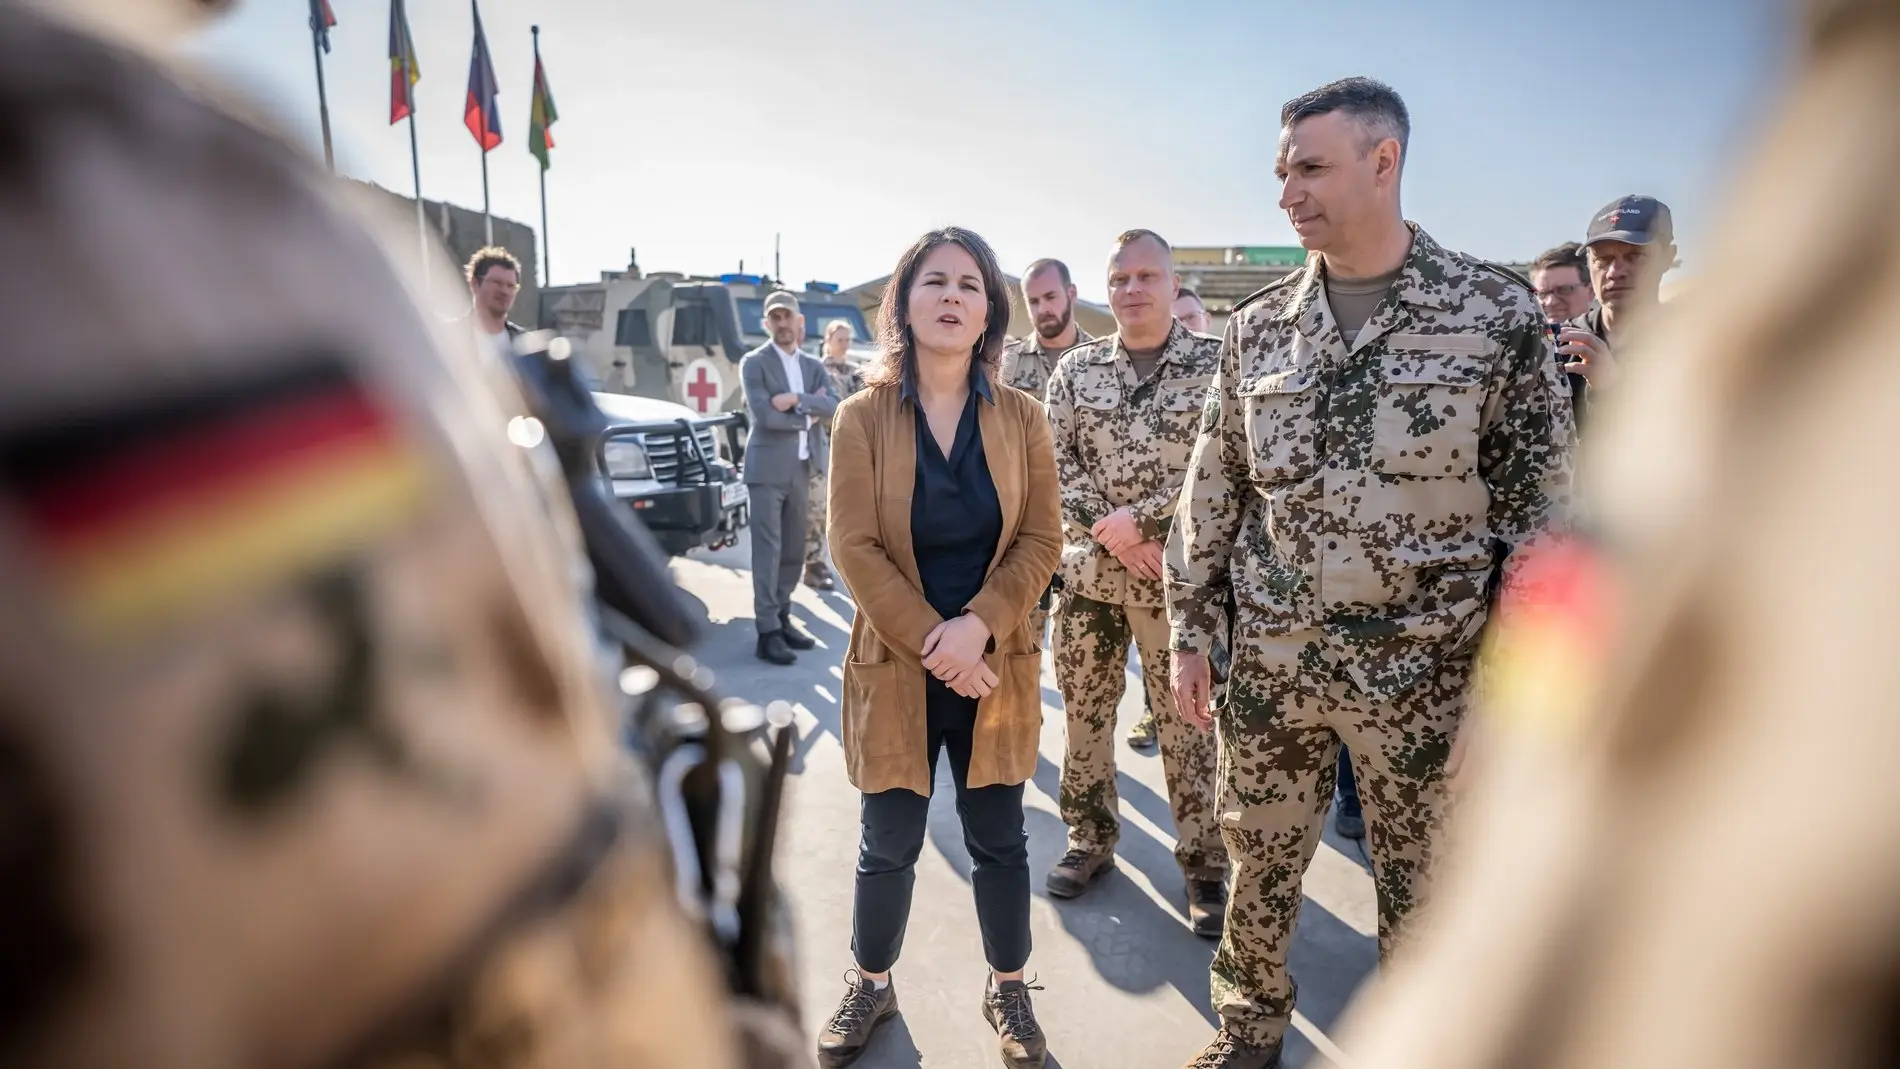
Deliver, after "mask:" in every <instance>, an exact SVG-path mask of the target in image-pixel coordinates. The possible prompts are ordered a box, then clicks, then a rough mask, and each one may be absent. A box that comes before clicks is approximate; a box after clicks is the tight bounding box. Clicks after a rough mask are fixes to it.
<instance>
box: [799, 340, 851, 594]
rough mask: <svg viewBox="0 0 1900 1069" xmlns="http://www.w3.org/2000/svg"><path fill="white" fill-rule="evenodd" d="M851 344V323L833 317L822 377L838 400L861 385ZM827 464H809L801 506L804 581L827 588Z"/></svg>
mask: <svg viewBox="0 0 1900 1069" xmlns="http://www.w3.org/2000/svg"><path fill="white" fill-rule="evenodd" d="M850 347H851V323H850V322H849V321H848V320H843V319H834V320H832V321H831V325H830V326H828V327H826V328H825V350H824V361H825V377H826V378H829V379H830V380H831V392H832V393H833V394H834V395H836V396H837V398H838V400H839V401H840V402H842V401H843V400H844V399H845V398H847V397H849V396H851V395H852V394H854V393H857V392H858V391H859V390H862V389H864V373H863V372H861V371H859V370H858V369H857V368H854V367H852V366H851V364H850V363H849V361H847V360H846V359H845V354H846V353H847V352H849V351H850ZM824 424H825V438H826V445H827V447H829V444H830V441H829V440H830V438H831V420H830V419H829V418H826V419H825V420H824ZM830 467H831V466H830V465H829V464H824V465H819V464H813V465H812V466H811V484H810V489H809V491H808V492H809V493H810V495H811V496H810V497H808V498H806V500H807V501H809V502H811V507H810V508H809V509H807V510H805V585H806V586H808V587H811V588H812V589H813V590H830V589H831V588H832V587H833V586H835V585H836V584H835V583H834V582H833V580H832V578H831V569H830V568H829V567H828V566H826V564H825V502H826V501H828V500H830V498H829V497H828V494H829V489H830V479H829V472H830Z"/></svg>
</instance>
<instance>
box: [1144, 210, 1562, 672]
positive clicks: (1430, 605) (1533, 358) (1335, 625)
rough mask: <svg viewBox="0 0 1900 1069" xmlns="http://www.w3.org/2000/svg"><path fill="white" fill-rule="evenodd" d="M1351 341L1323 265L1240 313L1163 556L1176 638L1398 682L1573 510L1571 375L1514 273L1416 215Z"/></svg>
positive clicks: (1237, 667)
mask: <svg viewBox="0 0 1900 1069" xmlns="http://www.w3.org/2000/svg"><path fill="white" fill-rule="evenodd" d="M1413 229H1414V231H1415V232H1416V235H1417V236H1416V237H1415V238H1414V239H1413V242H1412V251H1411V254H1410V257H1409V259H1408V260H1407V261H1406V264H1405V267H1404V269H1403V270H1402V271H1401V272H1400V274H1399V277H1398V280H1397V281H1396V282H1395V283H1394V285H1393V290H1392V293H1391V294H1389V295H1388V296H1387V297H1386V299H1385V302H1384V303H1383V304H1381V305H1380V306H1379V308H1378V309H1376V310H1375V311H1374V312H1373V315H1372V318H1371V319H1370V320H1369V321H1368V322H1367V323H1366V325H1365V327H1364V329H1362V330H1361V331H1360V332H1359V335H1358V337H1357V339H1356V344H1355V345H1354V346H1353V347H1352V348H1351V350H1348V348H1347V346H1346V344H1345V342H1344V341H1343V340H1342V338H1341V336H1340V333H1339V328H1338V325H1337V324H1336V323H1335V322H1334V320H1333V317H1332V313H1331V311H1330V309H1329V308H1328V306H1327V304H1326V300H1325V293H1324V286H1323V283H1322V280H1321V278H1320V276H1319V274H1318V272H1319V270H1320V268H1319V267H1318V266H1317V262H1318V260H1317V258H1315V261H1314V263H1312V264H1309V265H1308V266H1307V267H1305V268H1302V269H1300V270H1298V271H1296V272H1294V273H1293V274H1292V275H1290V276H1288V277H1287V278H1286V279H1284V280H1282V281H1281V282H1278V283H1275V284H1274V285H1272V286H1269V287H1267V288H1266V289H1265V290H1262V291H1261V292H1260V293H1258V294H1255V295H1254V296H1253V297H1252V298H1249V299H1248V300H1247V301H1245V302H1242V304H1241V306H1239V307H1237V308H1236V310H1235V312H1234V314H1233V316H1232V318H1231V319H1230V320H1229V321H1228V324H1227V333H1226V337H1225V339H1224V340H1223V341H1222V344H1221V354H1220V365H1219V369H1218V371H1217V373H1216V376H1215V386H1214V389H1213V390H1211V391H1210V392H1209V394H1208V397H1207V403H1206V411H1205V412H1204V413H1203V414H1202V421H1201V434H1200V438H1199V440H1198V442H1197V443H1196V444H1195V448H1194V457H1193V462H1192V464H1191V466H1190V468H1189V471H1188V475H1187V485H1186V487H1185V489H1184V491H1183V494H1182V502H1181V512H1180V517H1179V520H1178V522H1177V523H1176V525H1175V529H1174V534H1173V537H1172V539H1171V540H1170V543H1169V546H1168V554H1167V558H1168V559H1167V564H1168V569H1167V584H1168V621H1169V624H1170V627H1171V629H1172V632H1173V633H1172V637H1171V641H1172V644H1173V646H1174V648H1175V649H1179V650H1190V651H1196V652H1201V653H1206V652H1208V651H1209V650H1210V648H1211V647H1212V646H1213V645H1214V644H1215V643H1216V641H1217V639H1222V640H1224V639H1225V638H1226V636H1225V635H1223V634H1221V632H1222V631H1223V630H1224V628H1225V626H1226V623H1225V616H1226V612H1225V610H1224V608H1223V605H1224V603H1225V601H1226V599H1227V597H1228V595H1229V594H1230V593H1231V594H1232V596H1233V599H1234V603H1235V606H1236V612H1237V616H1238V618H1237V619H1236V620H1234V621H1233V626H1234V628H1235V638H1236V643H1235V649H1234V671H1235V672H1236V673H1238V672H1240V671H1243V670H1244V665H1245V663H1246V661H1247V660H1249V659H1251V660H1253V661H1255V663H1257V664H1258V663H1262V662H1264V663H1266V664H1267V665H1269V666H1272V667H1277V668H1283V669H1298V670H1299V671H1300V672H1301V673H1304V674H1308V675H1310V676H1312V677H1315V678H1320V679H1323V678H1328V677H1330V676H1332V675H1333V674H1335V673H1343V674H1344V675H1345V676H1346V678H1348V679H1350V680H1351V681H1352V682H1353V683H1354V684H1355V685H1357V686H1358V687H1359V689H1360V690H1362V691H1363V692H1365V693H1367V694H1370V695H1373V696H1377V697H1388V698H1389V697H1394V696H1397V695H1398V694H1400V693H1403V692H1404V691H1405V690H1406V689H1407V688H1408V687H1410V686H1411V685H1412V683H1413V682H1415V681H1416V680H1417V679H1419V678H1420V677H1421V676H1422V675H1423V674H1424V673H1426V672H1428V671H1429V670H1431V669H1432V668H1433V667H1434V666H1435V665H1436V664H1437V663H1438V662H1439V661H1440V660H1441V659H1442V658H1444V657H1446V656H1448V655H1450V654H1452V653H1454V652H1457V651H1459V650H1462V649H1464V648H1467V647H1468V646H1469V645H1471V644H1472V643H1473V642H1474V641H1475V639H1476V637H1477V634H1478V632H1479V631H1480V630H1481V629H1482V627H1483V625H1484V621H1485V619H1486V615H1487V611H1488V597H1489V593H1490V590H1491V588H1492V584H1493V579H1494V577H1495V575H1496V573H1497V571H1498V569H1499V568H1500V566H1501V564H1502V562H1503V558H1504V556H1505V555H1506V554H1507V553H1508V552H1509V551H1510V550H1512V549H1515V548H1516V547H1517V546H1519V545H1521V544H1522V543H1524V542H1525V541H1526V540H1528V539H1529V538H1531V536H1532V535H1534V534H1535V533H1537V532H1539V531H1540V530H1542V529H1545V528H1547V527H1552V526H1556V525H1558V524H1561V523H1563V522H1565V520H1564V516H1565V513H1566V511H1567V507H1568V498H1569V493H1570V471H1571V451H1572V447H1573V443H1574V439H1575V430H1574V426H1573V424H1572V421H1571V413H1570V401H1569V387H1568V385H1567V384H1566V383H1565V382H1564V380H1563V376H1562V374H1561V372H1559V370H1558V368H1557V365H1556V363H1555V361H1553V360H1552V359H1551V351H1550V347H1549V341H1548V339H1547V338H1546V336H1545V334H1544V330H1543V317H1542V315H1541V313H1540V312H1539V310H1538V307H1537V304H1536V302H1535V300H1534V299H1533V296H1532V294H1531V292H1530V289H1529V287H1528V286H1526V285H1524V284H1523V281H1522V279H1520V278H1518V277H1517V276H1514V275H1511V274H1509V273H1507V272H1505V271H1503V269H1501V268H1495V267H1492V266H1490V265H1487V264H1484V263H1482V262H1480V261H1477V260H1474V259H1471V258H1469V257H1466V256H1463V255H1461V254H1458V253H1454V252H1450V251H1447V250H1446V249H1444V248H1442V247H1441V246H1439V245H1438V243H1437V242H1434V241H1433V240H1432V239H1431V238H1430V237H1429V236H1428V235H1426V234H1425V232H1424V231H1422V230H1418V229H1417V228H1416V227H1414V228H1413Z"/></svg>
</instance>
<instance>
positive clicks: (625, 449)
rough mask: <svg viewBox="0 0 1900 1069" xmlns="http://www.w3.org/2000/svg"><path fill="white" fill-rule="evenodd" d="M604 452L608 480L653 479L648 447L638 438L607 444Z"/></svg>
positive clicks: (622, 439)
mask: <svg viewBox="0 0 1900 1069" xmlns="http://www.w3.org/2000/svg"><path fill="white" fill-rule="evenodd" d="M603 452H604V458H603V459H604V460H605V461H606V464H607V477H608V478H610V479H651V478H653V465H652V464H650V463H648V462H647V451H646V447H645V446H643V445H642V444H641V443H640V440H639V439H638V438H616V439H614V440H613V441H611V442H608V443H607V448H606V449H605V450H604V451H603Z"/></svg>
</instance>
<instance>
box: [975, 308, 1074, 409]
mask: <svg viewBox="0 0 1900 1069" xmlns="http://www.w3.org/2000/svg"><path fill="white" fill-rule="evenodd" d="M1094 340H1095V339H1094V338H1092V337H1090V336H1089V332H1088V331H1086V330H1083V329H1082V324H1080V323H1077V324H1076V325H1075V344H1076V345H1083V344H1086V343H1088V342H1092V341H1094ZM1071 348H1073V346H1071ZM1065 351H1066V350H1065ZM1061 356H1062V352H1061V351H1057V350H1053V349H1044V348H1043V347H1042V337H1041V335H1038V334H1037V333H1036V332H1035V331H1034V330H1031V331H1030V332H1029V333H1028V334H1025V335H1023V336H1022V337H1020V338H1011V339H1010V340H1009V341H1007V342H1005V343H1003V366H1002V372H1001V374H1000V375H998V376H997V377H998V378H1000V379H1001V380H1002V381H1003V383H1004V385H1007V386H1014V387H1016V388H1017V389H1019V390H1027V391H1028V392H1030V393H1032V394H1035V395H1036V397H1037V398H1038V399H1041V398H1042V397H1043V396H1044V394H1046V393H1047V392H1048V389H1049V376H1050V375H1051V374H1053V373H1054V372H1055V369H1056V361H1057V360H1058V359H1060V358H1061Z"/></svg>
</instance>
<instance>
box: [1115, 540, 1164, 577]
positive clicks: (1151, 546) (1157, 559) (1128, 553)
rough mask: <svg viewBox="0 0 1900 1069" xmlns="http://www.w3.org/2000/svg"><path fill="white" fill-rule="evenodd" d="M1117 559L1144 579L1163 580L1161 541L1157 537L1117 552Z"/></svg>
mask: <svg viewBox="0 0 1900 1069" xmlns="http://www.w3.org/2000/svg"><path fill="white" fill-rule="evenodd" d="M1115 559H1116V560H1119V561H1121V562H1122V564H1123V565H1124V566H1125V567H1127V569H1128V570H1129V571H1131V572H1134V573H1135V574H1136V575H1138V576H1140V577H1142V578H1143V579H1153V580H1155V581H1156V582H1160V580H1161V543H1160V542H1159V541H1156V540H1155V539H1149V540H1148V541H1146V542H1137V543H1135V544H1134V545H1132V546H1130V547H1128V548H1127V549H1125V550H1123V551H1121V552H1120V553H1117V554H1115Z"/></svg>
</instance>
